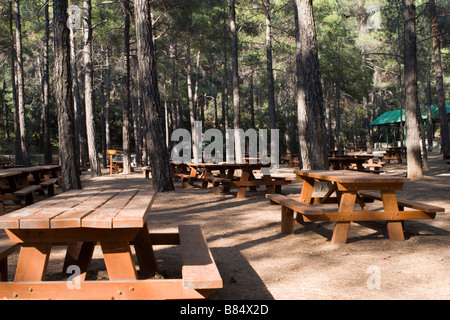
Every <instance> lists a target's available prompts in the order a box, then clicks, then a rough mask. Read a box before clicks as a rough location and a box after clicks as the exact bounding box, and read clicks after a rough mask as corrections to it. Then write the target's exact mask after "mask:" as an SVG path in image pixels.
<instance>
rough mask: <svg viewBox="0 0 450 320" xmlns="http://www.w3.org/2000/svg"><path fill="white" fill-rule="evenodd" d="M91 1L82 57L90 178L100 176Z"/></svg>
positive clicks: (86, 8) (87, 4) (87, 0)
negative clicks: (96, 141)
mask: <svg viewBox="0 0 450 320" xmlns="http://www.w3.org/2000/svg"><path fill="white" fill-rule="evenodd" d="M91 10H92V6H91V0H84V14H85V17H84V19H83V41H84V48H83V57H84V72H85V73H84V100H85V109H86V132H87V142H88V150H89V162H90V168H91V177H99V176H101V175H102V170H101V168H100V161H99V158H98V153H97V147H96V145H95V120H94V119H95V109H94V68H93V64H92V28H91Z"/></svg>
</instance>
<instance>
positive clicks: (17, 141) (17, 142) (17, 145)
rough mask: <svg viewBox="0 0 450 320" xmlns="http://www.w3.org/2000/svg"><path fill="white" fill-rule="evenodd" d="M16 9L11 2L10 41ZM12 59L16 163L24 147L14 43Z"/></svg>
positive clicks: (12, 34) (11, 50)
mask: <svg viewBox="0 0 450 320" xmlns="http://www.w3.org/2000/svg"><path fill="white" fill-rule="evenodd" d="M13 20H14V10H13V3H12V2H10V3H9V41H10V42H11V43H14V30H13ZM9 54H10V59H11V89H12V99H13V104H14V137H15V139H14V158H15V162H16V163H21V162H22V149H21V147H20V139H18V137H20V126H19V107H18V103H17V83H16V50H15V48H14V45H11V46H10V53H9Z"/></svg>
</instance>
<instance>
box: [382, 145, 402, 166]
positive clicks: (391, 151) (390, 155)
mask: <svg viewBox="0 0 450 320" xmlns="http://www.w3.org/2000/svg"><path fill="white" fill-rule="evenodd" d="M402 153H403V152H402V148H401V147H391V148H388V149H387V150H386V155H385V156H384V157H383V160H385V161H386V163H390V161H391V160H397V163H402V158H403V154H402Z"/></svg>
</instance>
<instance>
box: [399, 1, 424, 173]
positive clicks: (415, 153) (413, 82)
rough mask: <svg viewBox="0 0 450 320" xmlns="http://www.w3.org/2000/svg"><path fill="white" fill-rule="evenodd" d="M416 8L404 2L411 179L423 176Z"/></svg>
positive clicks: (410, 3)
mask: <svg viewBox="0 0 450 320" xmlns="http://www.w3.org/2000/svg"><path fill="white" fill-rule="evenodd" d="M415 14H416V7H415V5H414V0H403V21H404V36H405V47H404V64H405V71H404V72H405V126H406V148H407V152H406V161H407V164H408V168H407V176H408V178H411V179H417V178H421V177H422V176H423V169H422V158H421V152H420V131H419V121H418V120H419V119H418V114H419V103H418V88H417V56H416V54H417V45H416V23H415Z"/></svg>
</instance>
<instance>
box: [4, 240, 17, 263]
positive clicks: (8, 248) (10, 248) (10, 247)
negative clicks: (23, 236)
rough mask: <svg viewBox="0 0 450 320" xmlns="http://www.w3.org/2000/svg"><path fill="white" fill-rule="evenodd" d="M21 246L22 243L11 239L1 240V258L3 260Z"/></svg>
mask: <svg viewBox="0 0 450 320" xmlns="http://www.w3.org/2000/svg"><path fill="white" fill-rule="evenodd" d="M19 248H20V244H18V243H14V242H12V241H9V240H2V241H0V260H3V259H4V258H6V257H7V256H9V255H10V254H11V253H13V252H14V251H15V250H17V249H19Z"/></svg>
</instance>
